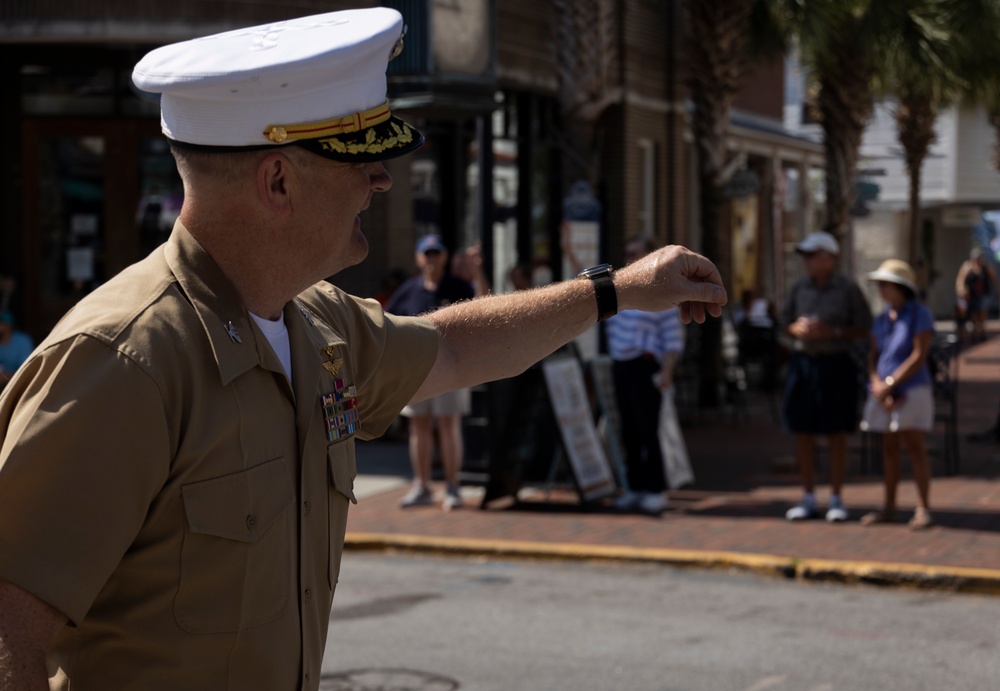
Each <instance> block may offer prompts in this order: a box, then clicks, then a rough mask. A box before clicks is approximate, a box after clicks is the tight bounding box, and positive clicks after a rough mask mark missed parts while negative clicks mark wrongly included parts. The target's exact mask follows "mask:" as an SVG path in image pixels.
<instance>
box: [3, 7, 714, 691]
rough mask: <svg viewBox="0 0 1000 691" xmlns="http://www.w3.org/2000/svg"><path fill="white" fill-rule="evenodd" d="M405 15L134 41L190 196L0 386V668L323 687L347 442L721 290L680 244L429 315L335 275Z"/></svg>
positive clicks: (395, 151)
mask: <svg viewBox="0 0 1000 691" xmlns="http://www.w3.org/2000/svg"><path fill="white" fill-rule="evenodd" d="M402 36H403V20H402V17H401V16H400V14H399V13H398V12H396V11H395V10H392V9H387V8H382V7H376V8H371V9H365V10H351V11H346V12H332V13H327V14H320V15H316V16H311V17H302V18H300V19H293V20H289V21H285V22H276V23H274V24H269V25H266V26H259V27H251V28H248V29H243V30H239V31H231V32H226V33H223V34H217V35H214V36H208V37H205V38H202V39H198V40H194V41H187V42H184V43H179V44H175V45H170V46H165V47H163V48H160V49H157V50H154V51H153V52H152V53H150V54H149V55H147V56H146V57H145V58H143V59H142V60H141V61H140V62H139V64H138V65H136V68H135V71H134V73H133V79H134V81H135V83H136V85H137V86H138V87H139V88H140V89H143V90H145V91H149V92H154V93H159V94H160V109H161V123H162V129H163V133H164V134H165V135H166V137H167V138H168V140H169V141H170V144H171V149H172V151H173V153H174V156H175V158H176V161H177V166H178V170H179V172H180V175H181V179H182V180H183V183H184V193H185V194H184V203H183V207H182V209H181V212H180V217H179V219H178V221H177V223H176V225H175V227H174V229H173V232H172V233H171V236H170V238H169V239H168V240H167V242H166V243H165V244H164V245H162V246H161V247H160V248H158V249H157V250H155V251H154V252H152V253H151V254H150V255H149V256H148V257H147V258H145V259H143V260H142V261H140V262H139V263H137V264H135V265H134V266H132V267H129V268H128V269H126V270H125V271H122V272H121V273H120V274H118V275H117V276H115V277H114V278H112V279H111V280H109V281H108V282H106V283H105V284H104V285H102V286H101V287H100V288H98V289H97V290H95V291H93V292H92V293H90V294H89V295H88V296H87V297H85V298H84V299H83V300H82V301H80V302H79V303H78V304H77V305H76V306H75V307H74V309H73V310H72V311H71V312H70V313H69V314H67V315H66V317H64V319H63V320H62V321H61V322H60V323H59V324H58V325H57V326H56V327H55V328H54V329H53V330H52V332H51V333H50V335H49V336H48V337H47V338H46V339H45V341H44V342H43V343H41V344H40V345H39V347H38V349H36V351H35V352H34V353H33V355H32V357H31V358H29V360H28V361H27V362H26V363H25V364H24V365H23V366H22V367H21V368H20V369H19V370H18V372H17V373H16V374H15V375H14V377H13V378H12V379H11V381H10V382H9V383H8V385H7V388H6V390H5V392H4V395H3V397H2V398H0V435H2V440H3V441H2V446H0V449H2V450H0V497H2V501H0V679H2V680H3V686H4V687H5V688H9V689H27V688H40V687H44V686H45V685H46V678H48V679H49V681H48V686H49V688H53V689H68V688H70V687H72V688H74V689H186V690H188V691H190V690H199V689H205V690H206V691H207V690H212V691H214V690H217V689H239V690H240V691H256V690H258V689H259V690H261V691H296V690H298V689H302V690H304V691H316V690H317V689H318V688H319V685H320V671H321V665H322V659H323V652H324V650H325V647H326V635H327V630H328V628H329V626H330V608H331V605H332V600H333V594H334V590H335V588H336V584H337V579H338V577H339V572H340V562H341V554H342V551H343V545H344V533H345V530H346V521H347V512H348V507H349V506H350V504H352V503H354V502H356V498H355V494H354V478H355V476H356V474H357V467H356V458H355V450H354V444H355V440H356V439H359V438H360V439H371V438H374V437H377V436H379V435H380V434H382V433H383V432H384V431H385V429H386V428H387V427H388V426H389V424H390V423H391V422H392V421H393V420H394V419H395V417H396V415H397V414H398V413H399V411H400V410H401V409H402V408H403V406H404V405H406V404H407V403H409V402H419V401H423V400H427V399H429V398H431V397H433V396H435V395H438V394H441V393H444V392H446V391H452V390H455V389H459V388H462V387H468V386H472V385H475V384H478V383H481V382H485V381H489V380H493V379H497V378H501V377H507V376H511V375H514V374H516V373H518V372H521V371H523V370H525V369H526V368H527V367H529V366H530V365H531V364H533V363H534V362H536V361H538V360H539V359H541V358H542V357H544V356H545V355H547V354H549V353H551V352H552V351H554V350H555V349H556V348H558V347H559V346H561V345H563V344H565V343H566V342H568V341H569V340H571V339H573V338H575V337H576V336H578V335H579V334H581V333H583V332H584V331H585V330H586V329H588V328H589V327H591V326H593V324H594V323H595V321H596V320H597V319H598V318H599V317H601V316H608V315H611V314H613V313H614V312H615V311H616V310H617V309H618V308H619V307H620V308H622V309H643V310H661V309H666V308H668V307H671V306H673V305H677V304H679V305H680V307H681V313H682V315H683V317H684V318H685V319H688V320H690V319H695V320H698V321H701V320H704V319H705V317H706V314H709V315H713V316H718V315H719V314H720V312H721V306H722V305H723V304H724V303H725V301H726V292H725V290H724V288H723V287H722V285H721V280H720V277H719V274H718V271H717V270H716V269H715V267H714V265H713V264H712V263H711V262H710V261H708V260H707V259H705V258H704V257H701V256H699V255H697V254H694V253H692V252H689V251H687V250H685V249H683V248H679V247H672V248H665V249H663V250H660V251H658V252H656V253H654V254H652V255H650V256H649V257H648V258H646V259H644V260H641V261H639V262H636V263H634V264H631V265H630V266H628V267H625V268H623V269H621V270H619V271H617V272H613V271H611V269H610V268H609V267H601V268H599V269H595V270H594V271H591V272H588V273H587V274H586V277H585V278H581V279H576V280H570V281H565V282H563V283H560V284H555V285H552V286H547V287H545V288H538V289H535V290H530V291H521V292H518V293H510V294H507V295H502V296H488V297H484V298H480V299H476V300H467V301H462V302H457V303H455V304H452V305H449V306H447V307H443V308H441V309H438V310H436V311H435V312H433V313H431V314H429V315H427V316H422V317H399V316H395V315H391V314H387V313H385V312H383V310H382V308H381V306H380V305H379V303H378V302H377V301H375V300H362V299H359V298H356V297H353V296H351V295H348V294H347V293H345V292H343V291H341V290H339V289H337V288H336V287H334V286H333V285H331V284H330V283H328V282H326V280H325V279H326V278H327V277H329V276H332V275H334V274H336V273H338V272H339V271H341V270H342V269H345V268H347V267H349V266H353V265H355V264H358V263H359V262H361V261H362V260H363V259H364V258H365V256H366V255H367V252H368V242H367V240H366V238H365V236H364V234H363V232H362V221H361V215H362V213H363V212H364V210H365V209H367V208H368V206H369V205H370V204H371V203H372V197H373V196H374V195H375V194H376V193H378V192H384V191H386V190H388V189H389V187H390V185H391V184H392V180H391V179H390V178H389V175H388V174H387V172H386V169H385V167H384V166H383V161H384V160H386V159H388V158H391V157H394V156H400V155H403V154H406V153H407V152H409V151H412V150H414V149H415V148H417V147H418V146H419V145H420V141H421V136H420V134H419V133H418V132H417V131H416V130H415V129H414V128H413V127H411V126H410V125H408V124H406V123H405V122H403V121H401V120H399V119H398V117H397V116H396V115H394V114H392V113H391V112H390V109H389V105H388V102H387V100H386V78H385V72H386V68H387V64H388V61H389V60H390V59H391V58H392V56H393V55H395V54H396V53H397V52H398V50H399V47H400V41H401V39H402Z"/></svg>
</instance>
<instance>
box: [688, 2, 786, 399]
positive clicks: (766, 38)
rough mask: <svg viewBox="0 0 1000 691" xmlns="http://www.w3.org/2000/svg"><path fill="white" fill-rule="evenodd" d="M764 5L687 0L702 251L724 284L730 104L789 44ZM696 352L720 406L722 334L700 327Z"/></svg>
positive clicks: (712, 326) (727, 272) (733, 164)
mask: <svg viewBox="0 0 1000 691" xmlns="http://www.w3.org/2000/svg"><path fill="white" fill-rule="evenodd" d="M770 4H771V3H770V2H768V1H767V0H682V2H681V7H682V10H683V17H684V24H685V38H686V41H685V49H686V52H685V57H686V59H687V85H688V89H689V91H690V96H691V101H692V103H693V106H694V113H693V115H692V123H691V128H692V131H693V133H694V140H695V148H696V150H697V153H698V183H699V184H698V195H699V201H698V208H699V212H700V225H701V251H702V253H703V254H705V255H706V256H708V257H709V258H711V259H712V261H714V262H715V264H716V266H718V268H719V272H720V274H721V275H722V277H723V280H724V281H725V282H726V283H727V284H728V283H729V282H730V279H731V278H732V256H731V255H732V247H731V244H730V240H729V237H728V235H727V233H726V231H725V229H724V228H723V227H722V225H721V223H720V221H721V212H722V209H723V207H724V204H725V195H724V189H725V187H726V184H727V183H728V182H729V181H730V179H731V178H732V176H733V174H734V173H735V172H736V171H737V170H738V169H739V167H740V166H741V165H742V163H743V159H742V158H741V157H739V156H734V155H733V154H732V153H731V152H730V151H729V149H728V147H727V145H726V133H727V130H728V127H729V116H730V111H731V110H732V105H733V100H734V99H735V98H736V95H737V93H738V91H739V88H740V86H741V84H742V80H743V77H744V76H745V75H746V72H747V70H748V69H749V68H751V67H752V66H753V65H754V64H755V61H756V60H758V59H765V58H766V57H769V56H774V55H780V54H781V53H782V52H783V50H784V43H783V41H782V39H781V37H780V35H779V34H778V33H777V30H776V25H775V24H774V22H773V21H772V19H771V16H770V11H769V7H770ZM701 337H702V342H701V347H700V348H699V357H700V363H699V364H700V365H701V367H700V369H701V386H700V392H699V400H700V401H701V403H702V405H705V406H713V405H715V404H716V403H717V402H718V391H719V383H720V382H721V380H722V326H721V324H720V322H719V321H718V320H714V319H713V320H709V321H707V322H705V324H703V325H702V330H701Z"/></svg>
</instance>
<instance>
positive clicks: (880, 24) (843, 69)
mask: <svg viewBox="0 0 1000 691" xmlns="http://www.w3.org/2000/svg"><path fill="white" fill-rule="evenodd" d="M906 1H907V0H810V1H809V2H802V1H801V0H778V4H779V5H780V8H779V10H778V13H777V15H778V16H779V17H780V18H781V20H782V22H783V25H784V30H785V32H786V33H787V34H788V35H789V36H793V37H794V40H795V41H796V43H797V45H798V49H799V54H800V56H801V58H802V61H803V63H804V65H805V66H806V68H807V70H808V71H809V72H810V73H811V78H812V80H813V83H814V91H815V94H816V96H815V99H816V100H815V103H814V104H813V108H814V110H815V113H816V117H817V119H818V120H819V122H820V124H821V125H822V128H823V148H824V152H825V155H826V179H825V184H826V208H825V213H826V218H825V219H824V223H823V226H824V230H826V231H828V232H830V233H832V234H833V235H835V236H837V237H838V238H840V239H841V240H842V241H843V240H848V241H849V239H850V238H849V236H848V232H849V228H850V210H851V207H852V206H853V204H854V178H855V174H856V170H857V161H858V156H859V150H860V147H861V137H862V135H863V133H864V129H865V126H866V124H867V123H868V119H869V118H870V117H871V114H872V111H873V108H874V96H873V91H872V79H873V76H874V75H875V74H876V72H877V69H878V65H879V62H878V58H879V51H878V45H879V41H881V40H882V36H883V34H884V32H885V30H886V26H887V25H889V22H887V21H886V20H885V17H884V15H885V14H886V13H887V6H890V5H893V4H896V3H898V2H906ZM848 245H850V243H849V242H848Z"/></svg>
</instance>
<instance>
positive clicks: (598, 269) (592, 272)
mask: <svg viewBox="0 0 1000 691" xmlns="http://www.w3.org/2000/svg"><path fill="white" fill-rule="evenodd" d="M610 274H611V264H598V265H597V266H592V267H590V268H589V269H584V270H583V271H581V272H580V275H581V276H586V277H587V278H599V277H601V276H608V275H610Z"/></svg>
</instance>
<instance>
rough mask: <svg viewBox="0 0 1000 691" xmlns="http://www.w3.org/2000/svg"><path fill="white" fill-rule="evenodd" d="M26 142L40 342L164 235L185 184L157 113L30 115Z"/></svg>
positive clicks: (28, 252)
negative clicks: (111, 116) (123, 116)
mask: <svg viewBox="0 0 1000 691" xmlns="http://www.w3.org/2000/svg"><path fill="white" fill-rule="evenodd" d="M22 144H23V149H22V171H23V180H24V186H23V190H24V193H23V194H24V197H23V210H24V213H23V223H24V227H23V232H22V238H23V245H22V251H23V261H24V267H25V269H26V270H25V271H24V272H23V274H24V286H23V290H24V295H23V297H24V306H25V315H24V319H25V328H26V330H27V331H28V332H29V333H30V334H31V335H32V337H33V338H34V339H35V340H36V342H37V341H39V340H41V339H42V338H44V337H45V336H46V335H47V334H48V332H49V331H50V330H51V329H52V327H53V326H54V325H55V324H56V322H57V321H59V319H60V318H61V317H62V316H63V315H64V314H65V313H66V312H67V310H69V309H70V308H71V307H73V305H75V304H76V303H77V302H78V301H79V300H80V299H81V298H83V297H84V296H85V295H87V294H88V293H89V292H91V291H92V290H94V289H95V288H96V287H97V286H99V285H101V284H102V283H104V282H105V281H107V280H108V279H109V278H111V277H112V276H114V275H115V274H116V273H118V272H119V271H121V270H122V269H123V268H125V267H126V266H128V265H129V264H132V263H134V262H135V261H137V260H138V259H141V258H142V257H144V256H146V255H147V254H149V252H151V251H152V250H153V249H154V248H156V247H157V246H158V245H160V244H161V243H162V242H163V241H165V240H166V239H167V237H168V236H169V234H170V230H171V228H172V227H173V222H174V220H175V219H176V218H177V215H178V214H179V213H180V204H181V201H182V199H183V188H182V186H181V182H180V178H179V176H178V175H177V171H176V168H175V166H174V161H173V157H172V156H171V155H170V150H169V148H168V146H167V141H166V139H165V138H164V137H163V135H162V134H160V130H159V126H158V123H157V121H156V120H150V119H114V120H111V119H106V120H105V119H95V120H84V119H72V120H71V119H58V118H37V119H27V120H25V121H24V122H23V139H22Z"/></svg>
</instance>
